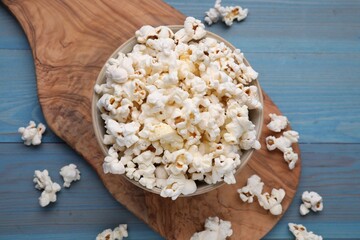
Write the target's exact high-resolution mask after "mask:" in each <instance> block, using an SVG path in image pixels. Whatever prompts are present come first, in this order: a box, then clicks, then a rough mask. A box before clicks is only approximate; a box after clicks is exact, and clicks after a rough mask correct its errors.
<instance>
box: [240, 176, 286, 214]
mask: <svg viewBox="0 0 360 240" xmlns="http://www.w3.org/2000/svg"><path fill="white" fill-rule="evenodd" d="M263 187H264V183H263V182H261V178H260V177H259V176H257V175H252V176H251V177H249V178H248V180H247V185H246V186H244V187H242V188H240V189H238V190H237V192H238V193H239V194H240V199H241V200H242V201H243V202H248V203H252V202H254V198H255V197H256V198H257V199H258V202H259V205H260V206H261V207H263V208H264V209H265V210H269V211H270V213H271V214H272V215H280V214H281V213H282V206H281V202H282V200H283V199H284V197H285V191H284V189H282V188H280V189H275V188H273V189H272V190H271V194H269V193H267V192H265V193H263V194H262V190H263Z"/></svg>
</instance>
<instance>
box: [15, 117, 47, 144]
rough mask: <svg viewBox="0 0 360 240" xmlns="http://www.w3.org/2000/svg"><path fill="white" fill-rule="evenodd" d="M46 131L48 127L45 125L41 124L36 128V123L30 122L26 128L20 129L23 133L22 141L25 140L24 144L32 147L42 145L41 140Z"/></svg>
mask: <svg viewBox="0 0 360 240" xmlns="http://www.w3.org/2000/svg"><path fill="white" fill-rule="evenodd" d="M45 130H46V127H45V125H44V124H42V123H39V124H38V125H37V126H36V123H35V122H34V121H30V122H29V125H28V126H27V127H26V128H24V127H20V128H19V129H18V132H19V133H21V139H22V140H24V144H25V145H27V146H30V145H40V144H41V138H42V135H43V133H44V132H45Z"/></svg>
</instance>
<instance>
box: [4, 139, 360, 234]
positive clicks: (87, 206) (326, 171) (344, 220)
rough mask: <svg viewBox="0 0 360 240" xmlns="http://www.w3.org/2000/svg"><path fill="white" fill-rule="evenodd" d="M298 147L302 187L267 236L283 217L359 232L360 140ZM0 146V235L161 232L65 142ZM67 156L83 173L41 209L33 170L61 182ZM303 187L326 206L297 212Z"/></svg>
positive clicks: (326, 229)
mask: <svg viewBox="0 0 360 240" xmlns="http://www.w3.org/2000/svg"><path fill="white" fill-rule="evenodd" d="M300 148H301V150H302V159H303V171H302V176H301V182H300V186H299V190H298V192H297V194H296V197H295V199H294V201H293V203H292V204H291V207H290V208H289V210H288V211H287V212H286V214H285V215H284V217H283V219H282V220H280V222H279V223H278V224H277V225H276V227H275V228H274V229H273V230H272V231H271V232H270V233H269V234H268V235H267V236H266V237H265V238H264V239H291V235H290V233H289V232H288V230H287V223H288V222H296V223H302V224H304V225H305V226H307V227H308V228H309V229H310V230H313V231H314V232H317V233H319V234H322V235H323V236H324V238H325V239H356V238H358V237H359V236H360V215H359V214H358V213H359V209H360V201H359V199H360V175H359V174H358V173H359V171H360V161H359V156H360V144H301V145H300ZM0 152H1V154H0V175H1V176H2V177H1V178H0V216H1V217H0V239H9V237H12V238H13V239H19V240H20V239H39V240H41V239H44V240H45V239H49V238H50V237H51V239H93V238H94V236H96V234H97V233H98V232H100V231H101V230H103V229H105V228H108V227H114V226H116V224H119V223H128V224H129V231H130V237H129V239H130V240H131V239H154V240H155V239H162V238H161V237H160V236H159V235H158V234H156V233H154V232H153V231H152V230H151V229H150V228H148V227H147V226H146V225H145V224H143V223H142V221H140V220H139V219H137V218H136V217H135V216H134V215H133V214H131V213H130V212H129V211H128V210H126V209H125V208H124V207H123V206H121V205H120V204H118V203H117V202H116V201H115V200H114V199H113V198H112V196H111V195H110V194H109V193H108V192H107V191H106V189H105V188H104V187H103V185H102V183H101V181H99V179H98V177H97V176H96V174H95V173H94V171H93V170H92V168H91V167H90V166H89V165H88V164H86V163H85V162H84V161H83V160H82V158H81V157H79V156H78V155H77V154H76V153H75V152H74V151H73V150H71V149H70V147H68V146H67V145H66V144H48V143H47V144H43V145H41V146H40V147H39V148H29V147H25V146H24V145H22V144H19V143H14V144H5V143H2V144H0ZM69 163H75V164H76V165H78V167H79V169H80V171H81V176H82V179H81V180H80V181H79V182H76V183H74V184H73V185H72V187H71V188H70V189H63V190H62V191H61V192H60V194H59V195H58V196H59V200H58V202H56V203H55V204H53V205H51V206H50V207H49V208H41V207H40V206H39V205H38V202H37V198H38V197H39V195H40V192H39V191H38V190H36V189H35V188H34V187H33V183H32V175H33V171H34V170H35V169H43V168H47V169H48V170H49V172H50V175H51V177H52V178H53V180H54V181H57V182H58V183H60V184H61V183H62V180H61V177H60V175H59V174H58V171H59V169H60V168H61V167H62V166H63V165H65V164H69ZM289 174H291V173H290V172H289ZM334 176H336V177H334ZM89 183H91V184H89ZM305 190H314V191H318V192H319V193H320V194H322V195H323V197H324V206H325V207H324V211H323V212H321V213H318V214H312V213H310V215H308V216H305V217H301V216H300V215H299V213H298V207H299V205H300V196H301V193H302V192H303V191H305ZM240 204H242V203H240ZM3 216H6V217H3ZM18 229H21V231H19V230H18ZM70 233H71V234H70Z"/></svg>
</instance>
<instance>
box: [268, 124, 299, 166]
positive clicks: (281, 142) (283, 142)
mask: <svg viewBox="0 0 360 240" xmlns="http://www.w3.org/2000/svg"><path fill="white" fill-rule="evenodd" d="M265 141H266V147H267V149H268V150H269V151H273V150H275V149H279V150H280V151H282V152H283V154H284V160H285V161H286V162H287V163H288V165H289V169H290V170H292V169H294V168H295V164H296V162H297V160H298V159H299V156H298V154H297V153H295V152H294V150H293V148H292V147H291V145H292V144H293V143H297V142H298V141H299V133H298V132H296V131H293V130H289V131H286V132H284V133H283V135H282V136H281V137H278V138H276V137H274V136H268V137H266V139H265Z"/></svg>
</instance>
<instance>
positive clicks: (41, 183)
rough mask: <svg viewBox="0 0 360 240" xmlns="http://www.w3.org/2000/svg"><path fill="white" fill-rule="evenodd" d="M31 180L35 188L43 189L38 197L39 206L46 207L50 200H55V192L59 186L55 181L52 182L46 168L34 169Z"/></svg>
mask: <svg viewBox="0 0 360 240" xmlns="http://www.w3.org/2000/svg"><path fill="white" fill-rule="evenodd" d="M33 182H34V183H35V184H36V185H35V188H36V189H38V190H43V192H42V193H41V196H40V197H39V204H40V206H41V207H46V206H47V205H49V203H50V202H56V193H57V192H58V191H60V189H61V187H60V185H59V184H57V183H56V182H52V180H51V178H50V176H49V172H48V170H46V169H45V170H44V171H39V170H35V173H34V179H33Z"/></svg>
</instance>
